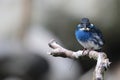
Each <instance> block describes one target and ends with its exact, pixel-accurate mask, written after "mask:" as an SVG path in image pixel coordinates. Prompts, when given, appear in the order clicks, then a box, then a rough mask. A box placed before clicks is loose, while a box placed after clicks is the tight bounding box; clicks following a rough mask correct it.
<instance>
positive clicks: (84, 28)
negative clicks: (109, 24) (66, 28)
mask: <svg viewBox="0 0 120 80" xmlns="http://www.w3.org/2000/svg"><path fill="white" fill-rule="evenodd" d="M75 36H76V39H77V41H78V42H79V43H80V44H81V45H82V46H83V47H84V48H85V49H89V50H91V49H94V50H99V49H101V48H102V46H103V45H104V40H103V35H102V33H101V31H100V30H99V29H98V28H96V27H95V26H94V25H93V24H91V23H90V22H89V19H88V18H82V20H81V23H80V24H78V25H77V28H76V30H75Z"/></svg>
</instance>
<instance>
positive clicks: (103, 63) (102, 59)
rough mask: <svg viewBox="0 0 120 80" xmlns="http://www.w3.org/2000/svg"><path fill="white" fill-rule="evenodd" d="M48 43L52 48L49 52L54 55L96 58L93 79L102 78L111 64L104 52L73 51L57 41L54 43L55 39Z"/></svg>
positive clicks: (98, 79)
mask: <svg viewBox="0 0 120 80" xmlns="http://www.w3.org/2000/svg"><path fill="white" fill-rule="evenodd" d="M48 45H49V47H51V48H52V50H51V52H50V53H49V54H50V55H52V56H55V57H67V58H75V59H77V58H80V57H84V56H88V57H89V58H93V59H94V60H97V64H96V67H95V71H94V76H93V80H104V77H103V75H104V72H105V71H106V70H107V69H108V67H109V65H110V64H111V62H109V59H108V58H107V55H106V54H105V53H104V52H97V51H94V50H92V51H90V52H89V51H88V50H85V51H84V52H83V51H82V50H79V51H76V52H75V51H71V50H68V49H65V48H63V47H62V46H60V45H59V44H58V43H56V41H55V40H52V41H50V42H49V44H48Z"/></svg>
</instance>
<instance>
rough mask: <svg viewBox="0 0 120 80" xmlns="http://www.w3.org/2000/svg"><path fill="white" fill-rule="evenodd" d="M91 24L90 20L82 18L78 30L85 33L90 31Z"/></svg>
mask: <svg viewBox="0 0 120 80" xmlns="http://www.w3.org/2000/svg"><path fill="white" fill-rule="evenodd" d="M89 26H90V22H89V19H88V18H82V19H81V23H80V24H79V25H78V28H79V29H80V30H83V31H89V30H90V28H89Z"/></svg>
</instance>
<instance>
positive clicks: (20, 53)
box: [0, 0, 120, 80]
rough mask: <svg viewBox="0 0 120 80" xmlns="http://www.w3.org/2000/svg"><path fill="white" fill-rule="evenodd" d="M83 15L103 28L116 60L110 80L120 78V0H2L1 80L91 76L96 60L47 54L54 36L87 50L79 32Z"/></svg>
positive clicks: (71, 46) (59, 79) (86, 78)
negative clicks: (76, 30)
mask: <svg viewBox="0 0 120 80" xmlns="http://www.w3.org/2000/svg"><path fill="white" fill-rule="evenodd" d="M83 17H87V18H89V19H90V21H91V23H94V24H95V25H96V26H97V27H98V28H100V29H101V31H102V32H103V35H104V39H105V41H106V44H105V46H104V47H103V51H104V52H106V53H107V55H108V58H109V59H110V61H111V62H112V64H111V66H110V68H109V70H108V71H107V72H106V73H105V80H119V78H120V54H119V53H120V51H119V49H120V24H119V22H120V1H119V0H0V80H92V74H93V70H94V67H95V64H96V61H94V60H90V59H89V58H87V57H85V58H82V59H79V60H71V59H67V58H60V57H52V56H50V55H48V54H47V53H48V52H49V51H50V50H51V49H50V48H49V47H48V43H49V41H50V40H51V39H55V40H56V41H57V42H58V43H59V44H60V45H62V46H64V47H65V48H67V49H71V50H74V51H77V50H79V49H82V47H81V45H80V44H79V43H78V42H77V41H76V39H75V36H74V32H75V27H76V25H78V24H79V23H80V19H81V18H83Z"/></svg>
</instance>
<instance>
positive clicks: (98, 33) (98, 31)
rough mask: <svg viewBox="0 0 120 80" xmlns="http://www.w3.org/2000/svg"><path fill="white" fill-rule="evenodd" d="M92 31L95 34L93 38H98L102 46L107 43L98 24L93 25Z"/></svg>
mask: <svg viewBox="0 0 120 80" xmlns="http://www.w3.org/2000/svg"><path fill="white" fill-rule="evenodd" d="M91 32H92V34H93V38H94V39H95V40H97V42H98V44H99V45H100V46H103V44H104V43H105V41H104V39H103V34H102V32H101V31H100V30H99V29H98V28H97V27H96V26H94V25H93V26H92V27H91Z"/></svg>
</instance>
